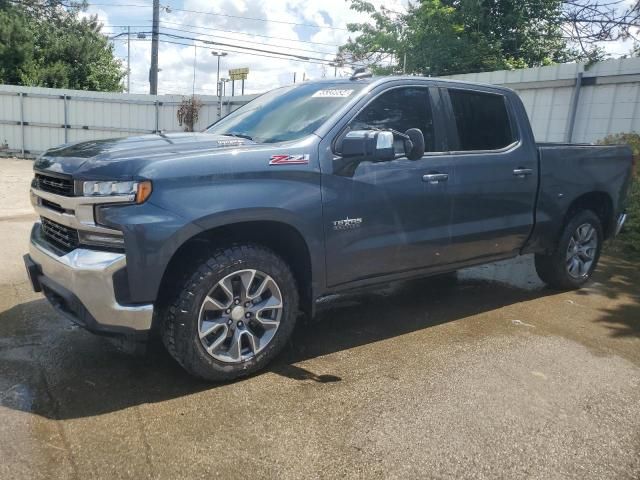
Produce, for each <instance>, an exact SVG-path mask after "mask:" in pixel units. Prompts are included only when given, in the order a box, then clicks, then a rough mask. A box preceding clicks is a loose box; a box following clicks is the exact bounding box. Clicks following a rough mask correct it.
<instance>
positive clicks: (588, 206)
mask: <svg viewBox="0 0 640 480" xmlns="http://www.w3.org/2000/svg"><path fill="white" fill-rule="evenodd" d="M582 210H592V211H593V212H594V213H595V214H596V215H597V216H598V218H599V219H600V222H601V224H602V231H603V233H604V239H605V240H606V239H607V238H609V237H610V236H611V234H612V233H613V224H614V210H613V199H612V198H611V195H609V194H608V193H607V192H603V191H593V192H588V193H584V194H582V195H580V196H578V197H576V198H575V199H574V200H573V201H572V202H571V203H570V204H569V207H568V208H567V211H566V213H565V215H564V219H563V223H562V225H563V226H564V225H566V224H567V223H568V222H569V221H571V218H573V216H574V215H575V214H576V213H578V212H580V211H582Z"/></svg>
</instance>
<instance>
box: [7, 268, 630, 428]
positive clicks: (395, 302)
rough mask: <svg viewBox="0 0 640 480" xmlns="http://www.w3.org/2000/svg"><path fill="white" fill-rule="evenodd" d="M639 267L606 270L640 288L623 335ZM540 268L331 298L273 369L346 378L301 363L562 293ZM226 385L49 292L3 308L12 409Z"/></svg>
mask: <svg viewBox="0 0 640 480" xmlns="http://www.w3.org/2000/svg"><path fill="white" fill-rule="evenodd" d="M632 268H633V267H632V266H629V267H627V266H620V265H616V266H615V268H612V267H611V266H610V267H609V268H607V269H606V270H607V272H613V273H605V274H604V275H605V276H606V275H610V278H603V275H601V278H600V279H598V277H596V284H597V285H599V289H600V290H602V289H604V291H605V292H606V294H607V295H610V296H611V297H612V298H613V297H615V296H616V295H623V294H624V295H629V294H630V293H629V292H631V291H635V297H634V298H635V303H633V305H627V306H624V307H619V310H615V309H614V310H612V311H605V312H603V317H602V318H601V319H600V320H599V321H600V322H604V323H607V324H610V325H611V328H612V330H613V334H614V335H638V321H639V320H638V318H640V299H639V298H638V292H637V288H636V289H635V290H634V288H635V285H634V283H633V279H632V276H631V275H630V274H631V273H632V271H631V270H627V269H632ZM532 271H533V270H532V268H531V262H530V261H528V260H525V261H523V262H522V261H521V263H517V262H513V263H507V262H503V263H501V264H496V265H493V266H483V267H478V268H475V269H471V270H469V271H463V272H460V273H459V274H458V277H455V276H446V277H434V278H430V279H422V280H416V281H411V282H403V283H397V284H394V285H391V286H389V287H386V288H381V289H378V290H376V291H373V292H368V293H353V294H348V295H339V296H334V297H330V298H327V299H326V300H324V301H322V302H321V303H320V305H319V311H318V314H317V316H316V318H315V319H314V320H313V321H308V322H303V323H302V324H300V325H299V327H298V328H297V329H296V332H295V333H294V335H293V337H292V339H291V342H290V343H289V345H288V347H287V348H286V349H285V351H284V352H283V354H281V355H280V357H279V358H278V359H277V360H276V361H275V362H274V364H273V365H272V366H271V368H270V369H269V370H268V371H270V372H272V373H275V374H278V375H281V376H284V377H287V378H290V379H293V380H299V381H311V382H319V383H330V382H339V381H341V378H340V377H339V376H337V375H331V374H325V375H317V374H315V373H313V372H311V371H309V370H307V369H305V368H302V367H300V366H297V365H295V364H296V363H298V362H300V361H302V360H307V359H311V358H315V357H319V356H323V355H327V354H330V353H334V352H338V351H343V350H347V349H351V348H354V347H358V346H361V345H366V344H369V343H372V342H379V341H382V340H385V339H389V338H393V337H396V336H399V335H403V334H406V333H410V332H416V331H419V330H423V329H427V328H431V327H434V326H436V325H439V324H443V323H447V322H456V321H460V322H465V319H466V318H467V317H470V316H473V315H476V314H480V313H483V312H490V311H492V310H496V309H499V308H502V307H505V306H508V305H512V304H515V303H518V302H525V301H529V300H533V299H538V298H541V297H544V296H547V295H551V294H554V292H552V291H550V290H547V289H544V288H543V287H542V285H541V284H540V282H539V281H538V280H537V278H536V277H535V274H534V273H532ZM609 282H610V283H609ZM605 284H606V286H603V285H605ZM583 294H584V295H590V294H592V293H591V292H590V289H587V290H585V291H584V293H583ZM465 326H467V325H465ZM468 328H469V335H472V336H473V337H474V338H475V337H480V336H482V335H485V334H487V332H486V331H485V326H483V325H482V324H481V323H478V322H470V323H469V325H468ZM220 387H223V385H211V384H207V383H204V382H202V381H198V380H196V379H194V378H192V377H190V376H189V375H187V374H186V373H185V372H184V371H183V370H182V369H181V368H180V367H179V366H178V365H177V364H176V363H175V362H174V361H173V360H172V359H171V358H170V357H169V356H168V355H167V354H166V353H164V350H163V349H161V348H159V347H158V346H156V347H155V348H152V349H151V352H150V353H149V354H148V355H147V356H146V357H144V358H137V357H132V356H130V355H127V354H124V353H121V352H119V351H117V350H116V349H114V348H113V346H112V345H110V344H109V343H108V342H107V341H105V339H103V338H100V337H95V336H93V335H91V334H89V333H87V332H84V331H83V330H81V329H78V328H75V327H70V326H69V324H68V322H67V321H66V320H64V319H62V318H60V317H59V316H58V315H56V314H54V313H53V311H52V310H51V308H50V307H49V306H48V304H47V303H46V302H45V301H44V300H36V301H32V302H29V303H24V304H21V305H18V306H15V307H13V308H11V309H10V310H7V311H5V312H3V313H1V314H0V391H2V392H4V393H2V394H0V405H2V406H5V407H8V408H12V409H16V410H22V411H27V412H33V413H36V414H38V415H41V416H43V417H46V418H51V419H69V418H82V417H87V416H93V415H99V414H103V413H108V412H112V411H118V410H121V409H125V408H128V407H132V406H135V405H140V404H145V403H154V402H162V401H164V400H169V399H172V398H177V397H181V396H184V395H189V394H193V393H197V392H200V391H202V390H209V389H214V388H220Z"/></svg>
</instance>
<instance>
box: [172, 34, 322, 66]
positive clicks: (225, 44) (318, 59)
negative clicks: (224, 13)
mask: <svg viewBox="0 0 640 480" xmlns="http://www.w3.org/2000/svg"><path fill="white" fill-rule="evenodd" d="M161 34H162V35H164V36H166V37H171V38H176V39H179V40H190V41H192V42H202V43H205V44H208V45H219V46H221V47H227V48H239V49H243V50H249V51H252V52H260V53H269V54H276V55H283V56H287V57H293V58H296V59H302V60H317V61H321V62H330V63H333V60H329V59H326V58H317V57H308V56H306V55H297V54H294V53H287V52H276V51H274V50H265V49H262V48H254V47H245V46H242V45H231V44H228V43H223V42H217V41H213V40H203V39H201V38H195V37H185V36H183V35H174V34H172V33H166V32H161ZM314 53H322V52H314Z"/></svg>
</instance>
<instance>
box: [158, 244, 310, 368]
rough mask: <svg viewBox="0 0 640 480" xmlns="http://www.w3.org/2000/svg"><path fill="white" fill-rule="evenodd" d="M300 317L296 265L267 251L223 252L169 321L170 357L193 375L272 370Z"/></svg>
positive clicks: (183, 295) (198, 273) (191, 282)
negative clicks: (294, 268) (295, 275)
mask: <svg viewBox="0 0 640 480" xmlns="http://www.w3.org/2000/svg"><path fill="white" fill-rule="evenodd" d="M297 312H298V291H297V287H296V284H295V281H294V278H293V275H292V273H291V270H290V269H289V267H288V265H287V264H286V263H285V262H284V261H283V260H282V259H281V258H280V257H279V256H277V255H276V254H275V253H274V252H272V251H271V250H269V249H267V248H265V247H262V246H259V245H253V244H248V245H239V246H233V247H230V248H226V249H220V250H217V251H215V252H214V253H213V254H212V256H211V257H210V258H209V259H208V260H206V261H204V262H202V263H201V265H199V267H198V268H197V269H196V270H195V272H194V273H193V275H191V277H190V278H189V279H188V280H187V282H186V284H185V285H184V286H183V289H182V291H181V292H179V294H178V296H177V299H176V301H175V302H174V304H173V305H172V306H171V307H169V308H168V309H167V310H166V311H165V313H164V319H163V323H162V337H163V341H164V344H165V345H166V347H167V349H168V350H169V353H171V355H172V356H173V357H174V358H175V359H176V360H177V361H178V362H179V363H180V364H181V365H182V366H183V367H184V368H185V369H186V370H187V371H188V372H189V373H191V374H193V375H196V376H198V377H202V378H205V379H207V380H213V381H224V380H232V379H234V378H237V377H241V376H245V375H248V374H250V373H252V372H255V371H257V370H259V369H261V368H263V367H264V366H266V365H267V364H268V363H269V362H270V361H271V359H273V357H274V356H275V355H277V354H278V352H280V350H282V348H283V347H284V345H285V344H286V342H287V340H288V339H289V336H290V335H291V332H292V331H293V327H294V325H295V321H296V316H297Z"/></svg>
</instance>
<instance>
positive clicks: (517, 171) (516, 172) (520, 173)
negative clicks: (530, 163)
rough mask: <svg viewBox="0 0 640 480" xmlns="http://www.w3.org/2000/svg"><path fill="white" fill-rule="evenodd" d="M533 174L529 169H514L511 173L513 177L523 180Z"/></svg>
mask: <svg viewBox="0 0 640 480" xmlns="http://www.w3.org/2000/svg"><path fill="white" fill-rule="evenodd" d="M532 173H533V169H531V168H516V169H515V170H514V171H513V175H514V176H516V177H519V178H524V177H527V176H529V175H531V174H532Z"/></svg>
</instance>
